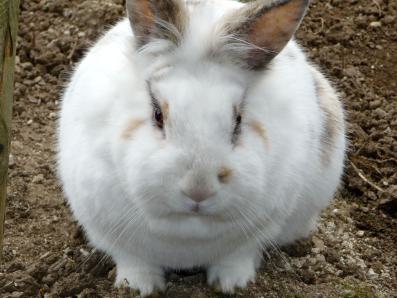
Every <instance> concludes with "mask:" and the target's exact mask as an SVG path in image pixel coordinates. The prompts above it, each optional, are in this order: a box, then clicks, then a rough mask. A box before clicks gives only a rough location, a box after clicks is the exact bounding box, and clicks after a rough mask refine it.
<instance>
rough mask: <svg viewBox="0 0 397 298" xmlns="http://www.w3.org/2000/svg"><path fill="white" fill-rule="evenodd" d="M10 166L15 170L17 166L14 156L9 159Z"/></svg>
mask: <svg viewBox="0 0 397 298" xmlns="http://www.w3.org/2000/svg"><path fill="white" fill-rule="evenodd" d="M8 166H9V167H10V168H13V167H14V166H15V158H14V155H12V154H10V156H9V157H8Z"/></svg>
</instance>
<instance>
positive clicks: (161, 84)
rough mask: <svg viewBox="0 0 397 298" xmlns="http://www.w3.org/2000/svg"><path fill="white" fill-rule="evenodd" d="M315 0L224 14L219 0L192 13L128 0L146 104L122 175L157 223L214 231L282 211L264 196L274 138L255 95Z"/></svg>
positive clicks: (172, 3)
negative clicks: (256, 115)
mask: <svg viewBox="0 0 397 298" xmlns="http://www.w3.org/2000/svg"><path fill="white" fill-rule="evenodd" d="M187 2H189V1H187ZM307 3H308V1H307V0H290V1H287V0H284V1H283V0H277V1H276V0H273V1H272V0H269V1H264V0H259V1H254V2H252V3H249V4H247V5H245V6H242V7H241V8H240V9H237V10H232V11H227V12H225V13H224V14H223V15H216V14H214V13H213V10H212V9H211V8H210V6H211V1H203V4H198V5H197V7H195V9H194V10H191V9H189V7H187V5H188V4H187V3H184V2H182V1H178V0H127V9H128V14H129V18H130V21H131V26H132V29H133V32H134V35H135V41H136V47H137V51H138V55H139V57H138V58H137V60H139V61H138V65H140V69H141V73H142V76H143V80H142V81H143V82H145V83H144V85H145V86H144V89H145V92H143V93H144V95H142V96H146V99H145V100H146V101H147V109H146V110H145V111H146V112H145V113H146V114H142V117H141V118H140V119H134V120H133V121H132V122H131V123H130V124H128V125H127V133H126V134H124V136H125V137H126V140H125V143H126V144H127V145H126V146H127V147H126V149H125V150H124V153H123V155H124V157H123V176H124V177H125V178H124V179H125V183H126V185H127V189H128V191H129V195H130V196H131V197H132V198H133V199H134V200H135V201H137V203H138V206H140V208H141V209H142V211H143V212H145V215H146V217H147V218H148V222H149V224H150V225H151V226H152V228H153V229H154V230H158V231H164V233H166V231H169V230H172V231H175V232H176V233H178V234H179V235H180V233H182V234H183V233H184V232H183V231H185V232H186V233H189V236H192V235H191V233H192V232H193V233H196V234H195V235H196V236H198V237H199V236H200V233H202V234H203V236H208V232H211V231H209V230H208V227H210V226H211V224H213V223H217V227H220V226H222V223H228V222H229V221H230V220H231V219H232V218H238V217H241V216H251V217H252V216H255V214H257V213H256V212H257V209H258V208H259V207H258V206H260V208H261V209H262V208H267V212H269V213H270V212H272V209H273V208H275V206H274V205H275V204H277V202H274V201H270V200H269V201H268V202H264V198H265V197H266V193H265V189H264V188H265V187H264V185H265V183H266V181H265V180H266V175H268V171H269V169H267V168H266V160H267V153H268V149H269V148H268V146H269V144H268V141H269V140H268V139H267V132H266V128H265V127H264V126H263V125H261V123H260V122H259V121H256V119H253V118H252V115H250V113H249V110H255V107H252V106H250V105H252V104H253V103H251V102H250V92H251V88H253V86H254V85H255V82H256V78H257V77H259V75H260V76H263V72H266V68H267V66H268V65H269V63H271V62H272V60H273V58H275V57H276V56H277V55H278V53H280V51H281V50H282V49H283V48H284V47H285V45H286V44H287V43H288V41H289V40H290V38H291V37H292V35H293V34H294V32H295V30H296V28H297V27H298V25H299V23H300V21H301V19H302V17H303V14H304V12H305V9H306V6H307ZM265 201H266V200H265ZM264 205H265V207H263V206H264ZM193 223H194V224H193ZM204 227H206V228H204ZM216 229H217V228H214V231H215V230H216ZM167 233H168V232H167ZM193 236H194V235H193Z"/></svg>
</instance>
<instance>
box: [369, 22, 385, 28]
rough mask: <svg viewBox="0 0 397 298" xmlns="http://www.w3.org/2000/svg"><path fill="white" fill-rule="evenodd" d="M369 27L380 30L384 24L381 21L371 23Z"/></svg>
mask: <svg viewBox="0 0 397 298" xmlns="http://www.w3.org/2000/svg"><path fill="white" fill-rule="evenodd" d="M369 26H370V27H372V28H379V27H381V26H382V23H381V22H379V21H376V22H371V23H369Z"/></svg>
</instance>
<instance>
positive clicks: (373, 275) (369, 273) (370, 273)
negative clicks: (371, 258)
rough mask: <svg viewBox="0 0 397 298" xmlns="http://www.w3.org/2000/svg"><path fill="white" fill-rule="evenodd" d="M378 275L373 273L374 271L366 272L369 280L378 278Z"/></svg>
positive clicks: (370, 269)
mask: <svg viewBox="0 0 397 298" xmlns="http://www.w3.org/2000/svg"><path fill="white" fill-rule="evenodd" d="M378 275H379V274H378V273H376V272H375V271H374V269H372V268H369V270H368V272H367V276H368V278H369V279H375V278H377V277H378Z"/></svg>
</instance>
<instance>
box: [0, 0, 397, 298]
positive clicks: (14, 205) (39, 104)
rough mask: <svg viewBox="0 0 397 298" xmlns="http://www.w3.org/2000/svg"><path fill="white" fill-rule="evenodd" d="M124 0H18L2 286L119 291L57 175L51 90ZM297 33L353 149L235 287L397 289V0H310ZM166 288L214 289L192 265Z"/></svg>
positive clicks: (276, 293) (321, 293)
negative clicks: (317, 198)
mask: <svg viewBox="0 0 397 298" xmlns="http://www.w3.org/2000/svg"><path fill="white" fill-rule="evenodd" d="M123 14H124V8H123V0H113V1H112V0H87V1H84V0H22V3H21V16H20V29H19V40H18V51H17V64H16V83H15V87H16V90H15V105H14V113H13V117H14V118H13V131H12V132H13V138H12V155H11V160H10V170H9V184H10V187H9V189H8V209H7V214H6V222H5V248H4V260H3V261H2V263H1V264H0V296H1V297H128V295H131V296H134V295H135V294H134V293H128V291H126V290H116V289H114V288H113V287H112V284H113V281H114V275H115V269H114V264H113V263H112V262H111V260H109V258H106V257H104V256H103V255H102V254H101V253H99V252H95V251H93V249H92V248H91V247H90V246H88V245H87V243H86V241H85V239H84V235H83V234H82V232H81V230H80V229H79V227H78V225H77V224H76V223H75V221H74V220H73V218H72V217H71V215H70V212H69V210H68V208H67V206H66V204H65V201H64V199H63V197H62V192H61V189H60V187H59V183H58V181H57V179H56V174H55V172H56V171H55V158H54V154H55V151H54V148H55V134H56V120H57V112H58V109H59V97H60V94H61V92H62V88H63V86H64V85H65V82H66V81H67V78H68V77H69V74H70V72H71V70H72V69H73V65H74V64H75V63H76V62H77V61H79V59H81V57H82V55H83V54H84V52H85V51H86V49H87V48H88V47H89V46H90V44H92V42H93V41H95V40H96V39H97V38H98V36H100V35H101V34H102V33H103V32H104V30H105V29H106V28H108V27H109V26H110V25H112V24H114V23H115V22H116V21H117V20H119V19H120V18H121V17H122V16H123ZM297 36H298V40H299V41H300V43H301V44H302V45H303V46H305V48H306V49H307V52H308V54H309V56H310V57H311V59H312V60H313V61H315V62H316V63H318V64H320V65H321V66H322V69H323V71H324V72H325V73H326V74H327V75H328V76H329V77H330V78H331V79H332V80H333V82H334V83H335V85H336V86H337V87H338V88H339V91H340V94H341V96H342V98H343V101H344V104H345V106H346V109H347V111H348V115H347V117H348V121H349V123H350V124H349V139H350V150H349V154H348V160H347V162H346V174H345V176H344V183H343V187H342V188H341V191H340V192H339V193H338V194H337V196H336V199H335V201H334V203H333V205H332V206H331V207H330V208H329V209H328V210H326V211H325V212H324V214H323V217H322V220H321V222H320V224H319V228H318V232H316V233H315V234H314V235H313V236H311V237H310V239H307V240H305V241H302V242H301V243H298V244H296V245H293V246H290V247H286V248H283V249H282V251H281V252H272V251H270V252H269V255H270V257H266V258H267V259H268V260H267V262H265V264H264V265H263V266H262V268H261V270H260V272H259V274H258V278H257V280H256V282H255V283H253V284H251V285H250V286H249V287H248V288H247V289H246V290H241V291H239V292H238V293H237V294H236V297H346V298H347V297H397V246H396V243H397V199H396V198H397V1H395V0H327V1H320V0H314V1H312V4H311V9H310V11H309V13H308V16H307V17H306V19H305V22H304V24H303V26H302V28H301V29H300V31H299V32H298V35H297ZM162 295H163V296H164V297H196V298H198V297H214V298H215V297H223V296H224V295H222V294H220V293H217V292H216V291H215V290H214V289H211V288H209V287H207V286H206V285H205V274H204V273H203V272H201V271H193V272H181V273H175V272H171V273H169V283H168V289H167V291H166V292H165V293H164V294H162Z"/></svg>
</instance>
